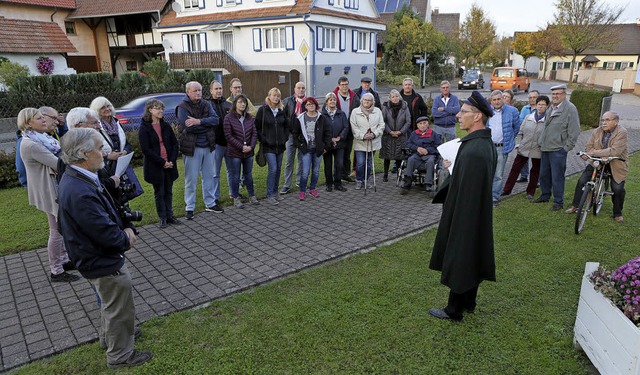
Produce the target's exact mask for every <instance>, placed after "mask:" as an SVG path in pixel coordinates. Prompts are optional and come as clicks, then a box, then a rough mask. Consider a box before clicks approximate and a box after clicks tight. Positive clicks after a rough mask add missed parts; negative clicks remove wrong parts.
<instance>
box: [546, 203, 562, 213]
mask: <svg viewBox="0 0 640 375" xmlns="http://www.w3.org/2000/svg"><path fill="white" fill-rule="evenodd" d="M562 206H563V205H562V204H560V203H554V204H553V206H551V208H550V209H549V210H550V211H560V210H561V209H562Z"/></svg>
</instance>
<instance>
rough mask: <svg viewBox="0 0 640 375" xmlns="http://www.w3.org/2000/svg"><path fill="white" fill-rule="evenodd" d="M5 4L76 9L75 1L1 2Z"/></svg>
mask: <svg viewBox="0 0 640 375" xmlns="http://www.w3.org/2000/svg"><path fill="white" fill-rule="evenodd" d="M3 1H4V2H7V3H17V4H25V5H39V6H43V7H51V8H64V9H74V8H75V7H76V1H75V0H3Z"/></svg>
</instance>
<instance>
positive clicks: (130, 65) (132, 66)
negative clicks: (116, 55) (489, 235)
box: [127, 61, 138, 72]
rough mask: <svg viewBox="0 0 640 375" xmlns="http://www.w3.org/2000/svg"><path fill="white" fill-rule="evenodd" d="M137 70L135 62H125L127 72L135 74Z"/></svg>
mask: <svg viewBox="0 0 640 375" xmlns="http://www.w3.org/2000/svg"><path fill="white" fill-rule="evenodd" d="M137 70H138V62H137V61H127V72H135V71H137Z"/></svg>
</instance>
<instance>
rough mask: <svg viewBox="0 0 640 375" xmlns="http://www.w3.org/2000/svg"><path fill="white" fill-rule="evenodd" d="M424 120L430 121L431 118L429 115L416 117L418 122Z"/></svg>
mask: <svg viewBox="0 0 640 375" xmlns="http://www.w3.org/2000/svg"><path fill="white" fill-rule="evenodd" d="M422 121H426V122H429V118H428V117H427V116H420V117H418V118H417V119H416V124H419V123H421V122H422Z"/></svg>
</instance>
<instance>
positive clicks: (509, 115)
mask: <svg viewBox="0 0 640 375" xmlns="http://www.w3.org/2000/svg"><path fill="white" fill-rule="evenodd" d="M491 106H492V107H493V116H492V117H491V118H489V120H488V121H487V128H489V129H491V139H492V140H493V144H494V145H495V146H496V151H497V152H498V164H497V166H496V173H495V176H494V177H493V207H496V206H497V205H498V200H499V199H500V194H501V193H502V185H503V182H502V177H503V175H504V165H505V163H506V162H507V158H508V157H509V153H510V152H511V151H512V150H513V149H514V148H515V138H516V135H517V134H518V132H519V131H520V113H519V112H518V109H517V108H516V107H512V106H510V105H508V104H505V103H504V99H503V98H502V92H501V91H500V90H494V91H493V92H492V93H491Z"/></svg>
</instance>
